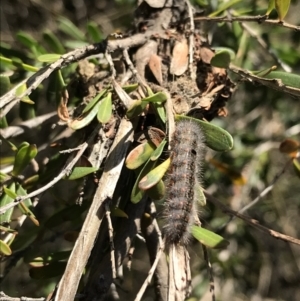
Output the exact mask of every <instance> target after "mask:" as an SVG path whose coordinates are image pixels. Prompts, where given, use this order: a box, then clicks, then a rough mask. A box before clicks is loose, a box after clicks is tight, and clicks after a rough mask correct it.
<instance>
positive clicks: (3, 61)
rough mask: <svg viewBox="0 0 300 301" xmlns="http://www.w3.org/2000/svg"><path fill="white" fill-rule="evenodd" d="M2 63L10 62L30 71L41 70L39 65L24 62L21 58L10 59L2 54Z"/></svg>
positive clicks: (0, 62)
mask: <svg viewBox="0 0 300 301" xmlns="http://www.w3.org/2000/svg"><path fill="white" fill-rule="evenodd" d="M0 64H9V65H12V66H16V67H17V68H18V69H23V70H25V71H29V72H37V71H38V70H39V68H37V67H34V66H31V65H27V64H24V63H23V62H22V61H21V60H18V61H16V60H13V59H9V58H7V57H4V56H1V55H0Z"/></svg>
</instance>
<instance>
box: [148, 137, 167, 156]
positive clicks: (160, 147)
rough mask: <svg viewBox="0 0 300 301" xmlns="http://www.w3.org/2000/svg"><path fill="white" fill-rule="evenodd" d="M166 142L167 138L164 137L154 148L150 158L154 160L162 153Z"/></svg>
mask: <svg viewBox="0 0 300 301" xmlns="http://www.w3.org/2000/svg"><path fill="white" fill-rule="evenodd" d="M166 143H167V140H166V139H164V140H163V141H162V142H161V143H160V144H159V146H158V147H157V148H156V150H155V151H154V152H153V153H152V155H151V157H150V160H152V161H155V160H157V159H158V158H159V157H160V155H161V154H162V152H163V150H164V147H165V145H166Z"/></svg>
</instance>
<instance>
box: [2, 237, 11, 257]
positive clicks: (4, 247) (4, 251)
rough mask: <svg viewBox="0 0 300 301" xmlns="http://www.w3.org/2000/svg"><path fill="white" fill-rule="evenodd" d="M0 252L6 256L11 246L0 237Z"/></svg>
mask: <svg viewBox="0 0 300 301" xmlns="http://www.w3.org/2000/svg"><path fill="white" fill-rule="evenodd" d="M0 253H1V254H3V255H6V256H10V255H11V254H12V251H11V248H10V247H9V245H7V244H6V243H5V242H4V241H3V240H1V239H0Z"/></svg>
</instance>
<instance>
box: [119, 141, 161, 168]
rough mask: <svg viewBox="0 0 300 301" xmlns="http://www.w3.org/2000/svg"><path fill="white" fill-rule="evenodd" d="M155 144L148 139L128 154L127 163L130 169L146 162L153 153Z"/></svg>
mask: <svg viewBox="0 0 300 301" xmlns="http://www.w3.org/2000/svg"><path fill="white" fill-rule="evenodd" d="M154 150H155V146H154V145H153V143H152V142H150V141H147V142H146V143H142V144H140V145H138V146H137V147H135V148H134V149H133V150H132V151H131V152H130V153H129V154H128V156H127V158H126V161H125V165H126V167H127V168H128V169H136V168H138V167H139V166H141V165H142V164H144V163H145V162H146V161H147V160H148V159H149V158H150V156H151V155H152V153H153V151H154Z"/></svg>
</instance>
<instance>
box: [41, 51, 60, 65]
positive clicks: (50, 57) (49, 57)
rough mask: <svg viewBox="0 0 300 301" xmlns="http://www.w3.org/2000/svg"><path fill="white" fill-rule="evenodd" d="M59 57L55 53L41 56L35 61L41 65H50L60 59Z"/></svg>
mask: <svg viewBox="0 0 300 301" xmlns="http://www.w3.org/2000/svg"><path fill="white" fill-rule="evenodd" d="M60 57H61V55H60V54H57V53H47V54H42V55H40V56H39V57H37V59H38V60H39V61H40V62H43V63H52V62H55V61H57V60H58V59H60Z"/></svg>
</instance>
